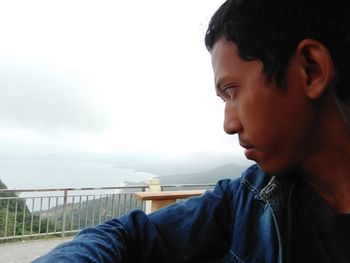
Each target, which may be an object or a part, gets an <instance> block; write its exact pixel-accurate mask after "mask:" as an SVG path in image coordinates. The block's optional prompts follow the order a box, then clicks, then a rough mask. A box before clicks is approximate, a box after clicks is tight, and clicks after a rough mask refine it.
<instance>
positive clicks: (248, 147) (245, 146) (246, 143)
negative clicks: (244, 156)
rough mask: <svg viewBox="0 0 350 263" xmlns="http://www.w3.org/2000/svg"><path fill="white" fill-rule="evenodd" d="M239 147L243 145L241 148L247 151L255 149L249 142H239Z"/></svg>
mask: <svg viewBox="0 0 350 263" xmlns="http://www.w3.org/2000/svg"><path fill="white" fill-rule="evenodd" d="M239 145H241V147H242V148H244V149H246V150H248V149H252V148H254V146H253V145H251V144H249V143H248V142H244V141H239Z"/></svg>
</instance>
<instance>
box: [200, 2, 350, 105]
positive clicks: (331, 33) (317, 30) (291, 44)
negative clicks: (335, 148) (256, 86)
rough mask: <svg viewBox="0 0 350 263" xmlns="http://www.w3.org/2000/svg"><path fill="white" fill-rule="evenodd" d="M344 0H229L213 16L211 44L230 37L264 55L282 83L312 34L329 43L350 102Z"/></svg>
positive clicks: (249, 54) (349, 37) (349, 38)
mask: <svg viewBox="0 0 350 263" xmlns="http://www.w3.org/2000/svg"><path fill="white" fill-rule="evenodd" d="M348 6H349V4H348V2H347V1H343V0H227V1H226V2H224V3H223V4H222V5H221V6H220V8H219V9H218V10H217V11H216V12H215V14H214V15H213V17H212V18H211V20H210V23H209V26H208V29H207V32H206V35H205V45H206V47H207V49H208V50H209V51H211V50H212V48H213V46H214V45H215V43H216V41H217V40H219V39H220V38H224V39H226V40H227V41H232V42H234V43H235V44H236V45H237V48H238V52H239V56H240V57H241V58H243V59H246V60H254V59H259V60H261V61H262V63H263V66H264V74H265V76H266V77H267V79H268V80H269V81H271V80H275V81H276V83H277V84H278V85H279V86H280V87H282V86H283V81H284V76H285V72H286V69H287V67H288V63H289V60H290V57H291V55H292V54H293V53H294V52H295V50H296V47H297V46H298V44H299V43H300V41H302V40H303V39H306V38H311V39H315V40H318V41H320V42H321V43H323V44H324V45H325V46H326V47H327V48H328V50H329V52H330V54H331V56H332V59H333V63H334V65H335V67H336V70H337V79H336V86H335V92H336V95H337V97H338V99H339V100H340V101H342V102H347V103H350V89H349V87H348V85H350V12H349V11H350V8H349V7H348Z"/></svg>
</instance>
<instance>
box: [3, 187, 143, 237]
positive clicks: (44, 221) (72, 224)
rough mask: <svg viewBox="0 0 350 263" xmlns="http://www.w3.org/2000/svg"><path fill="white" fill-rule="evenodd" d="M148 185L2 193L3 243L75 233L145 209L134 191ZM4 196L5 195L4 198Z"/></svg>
mask: <svg viewBox="0 0 350 263" xmlns="http://www.w3.org/2000/svg"><path fill="white" fill-rule="evenodd" d="M147 188H148V186H147V185H135V186H120V187H102V188H62V189H25V190H24V189H20V190H0V241H1V240H9V239H15V238H27V237H35V236H40V235H62V236H64V235H65V234H67V233H75V232H78V231H79V230H80V229H82V228H84V227H88V226H94V225H96V224H99V223H101V222H103V221H105V220H107V219H109V218H112V217H118V216H121V215H123V214H125V213H127V212H128V211H130V210H131V209H135V208H139V209H144V203H142V202H141V201H139V200H136V199H135V198H133V194H132V193H133V192H135V191H145V190H146V189H147ZM4 195H5V196H4Z"/></svg>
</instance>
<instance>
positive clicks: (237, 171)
mask: <svg viewBox="0 0 350 263" xmlns="http://www.w3.org/2000/svg"><path fill="white" fill-rule="evenodd" d="M246 168H247V166H238V165H235V164H226V165H222V166H219V167H217V168H214V169H212V170H209V171H206V172H198V173H186V174H173V175H161V176H158V177H157V178H158V179H160V182H161V184H208V183H216V182H217V181H218V180H220V179H226V178H230V179H233V178H237V177H239V176H240V175H241V174H242V172H243V171H244V170H245V169H246Z"/></svg>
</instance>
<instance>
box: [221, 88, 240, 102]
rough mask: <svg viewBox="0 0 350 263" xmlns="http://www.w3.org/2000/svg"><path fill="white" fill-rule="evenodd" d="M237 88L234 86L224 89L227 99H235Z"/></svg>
mask: <svg viewBox="0 0 350 263" xmlns="http://www.w3.org/2000/svg"><path fill="white" fill-rule="evenodd" d="M236 88H237V86H234V85H230V86H225V87H223V88H222V90H223V92H224V94H225V97H228V98H230V99H233V98H234V94H235V91H236Z"/></svg>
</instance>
